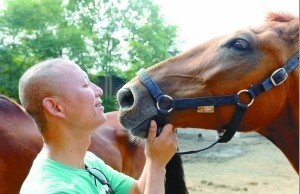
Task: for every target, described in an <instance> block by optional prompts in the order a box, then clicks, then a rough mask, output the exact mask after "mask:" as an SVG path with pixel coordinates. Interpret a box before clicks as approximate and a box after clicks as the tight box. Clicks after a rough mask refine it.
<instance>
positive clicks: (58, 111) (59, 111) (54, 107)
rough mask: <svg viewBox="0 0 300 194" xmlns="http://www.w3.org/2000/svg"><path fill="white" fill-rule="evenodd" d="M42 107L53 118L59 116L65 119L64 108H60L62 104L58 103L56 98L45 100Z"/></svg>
mask: <svg viewBox="0 0 300 194" xmlns="http://www.w3.org/2000/svg"><path fill="white" fill-rule="evenodd" d="M42 105H43V107H44V109H45V111H46V112H48V113H49V114H51V115H52V116H57V117H60V118H64V117H65V114H64V112H63V108H62V106H60V104H59V103H57V101H56V100H55V99H54V98H52V97H47V98H44V100H43V103H42Z"/></svg>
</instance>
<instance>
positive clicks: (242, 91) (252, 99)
mask: <svg viewBox="0 0 300 194" xmlns="http://www.w3.org/2000/svg"><path fill="white" fill-rule="evenodd" d="M244 92H247V93H248V94H249V96H250V97H251V95H250V93H249V90H247V89H244V90H240V91H239V92H238V93H237V95H240V94H241V93H244ZM253 102H254V98H252V97H251V101H250V102H249V103H248V104H245V105H247V107H249V106H251V105H252V103H253ZM238 103H239V104H241V103H240V102H238ZM242 104H244V103H242Z"/></svg>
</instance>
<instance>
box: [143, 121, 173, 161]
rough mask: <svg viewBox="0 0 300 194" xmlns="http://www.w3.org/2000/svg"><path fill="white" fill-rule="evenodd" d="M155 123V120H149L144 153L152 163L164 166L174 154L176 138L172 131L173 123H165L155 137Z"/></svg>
mask: <svg viewBox="0 0 300 194" xmlns="http://www.w3.org/2000/svg"><path fill="white" fill-rule="evenodd" d="M156 130H157V125H156V122H155V121H151V124H150V128H149V132H148V138H147V144H146V149H145V155H146V158H147V160H149V161H150V162H151V163H153V164H154V165H158V166H164V167H165V166H166V165H167V163H168V162H169V160H170V159H171V158H172V156H173V155H174V154H175V152H176V149H177V145H178V139H177V136H176V134H175V133H174V132H173V125H171V124H166V125H165V126H164V127H163V129H162V132H161V134H160V135H159V136H157V137H156Z"/></svg>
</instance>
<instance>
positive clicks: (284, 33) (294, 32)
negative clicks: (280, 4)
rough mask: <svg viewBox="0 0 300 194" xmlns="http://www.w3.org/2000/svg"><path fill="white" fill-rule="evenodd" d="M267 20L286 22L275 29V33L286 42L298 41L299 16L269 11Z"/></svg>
mask: <svg viewBox="0 0 300 194" xmlns="http://www.w3.org/2000/svg"><path fill="white" fill-rule="evenodd" d="M267 21H273V22H280V23H286V24H288V25H284V26H281V27H280V28H279V29H277V33H278V35H279V36H281V37H282V39H283V40H284V41H285V42H287V43H288V44H293V43H297V44H298V42H299V18H296V17H295V16H293V15H291V14H287V13H273V12H271V13H269V14H268V16H267Z"/></svg>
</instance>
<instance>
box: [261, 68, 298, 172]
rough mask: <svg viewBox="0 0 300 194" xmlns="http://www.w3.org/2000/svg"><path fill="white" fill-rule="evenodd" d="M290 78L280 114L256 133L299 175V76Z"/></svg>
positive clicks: (296, 72) (295, 73)
mask: <svg viewBox="0 0 300 194" xmlns="http://www.w3.org/2000/svg"><path fill="white" fill-rule="evenodd" d="M298 73H299V72H298V70H296V71H295V72H294V74H293V76H291V78H290V79H291V80H290V82H289V83H290V85H289V86H290V92H289V93H288V96H287V101H286V106H285V108H284V109H283V110H282V112H281V114H280V115H279V116H278V117H277V118H275V119H274V122H273V123H272V124H271V125H270V126H269V127H267V128H264V129H262V130H259V131H257V132H258V133H260V134H261V135H263V136H265V137H266V138H267V139H269V140H270V141H271V142H273V144H275V145H276V146H277V147H278V148H279V149H280V150H281V151H282V152H283V153H284V155H285V156H286V157H287V158H288V160H289V162H290V163H291V164H292V166H293V167H294V169H295V170H296V172H297V173H298V174H299V75H298Z"/></svg>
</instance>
